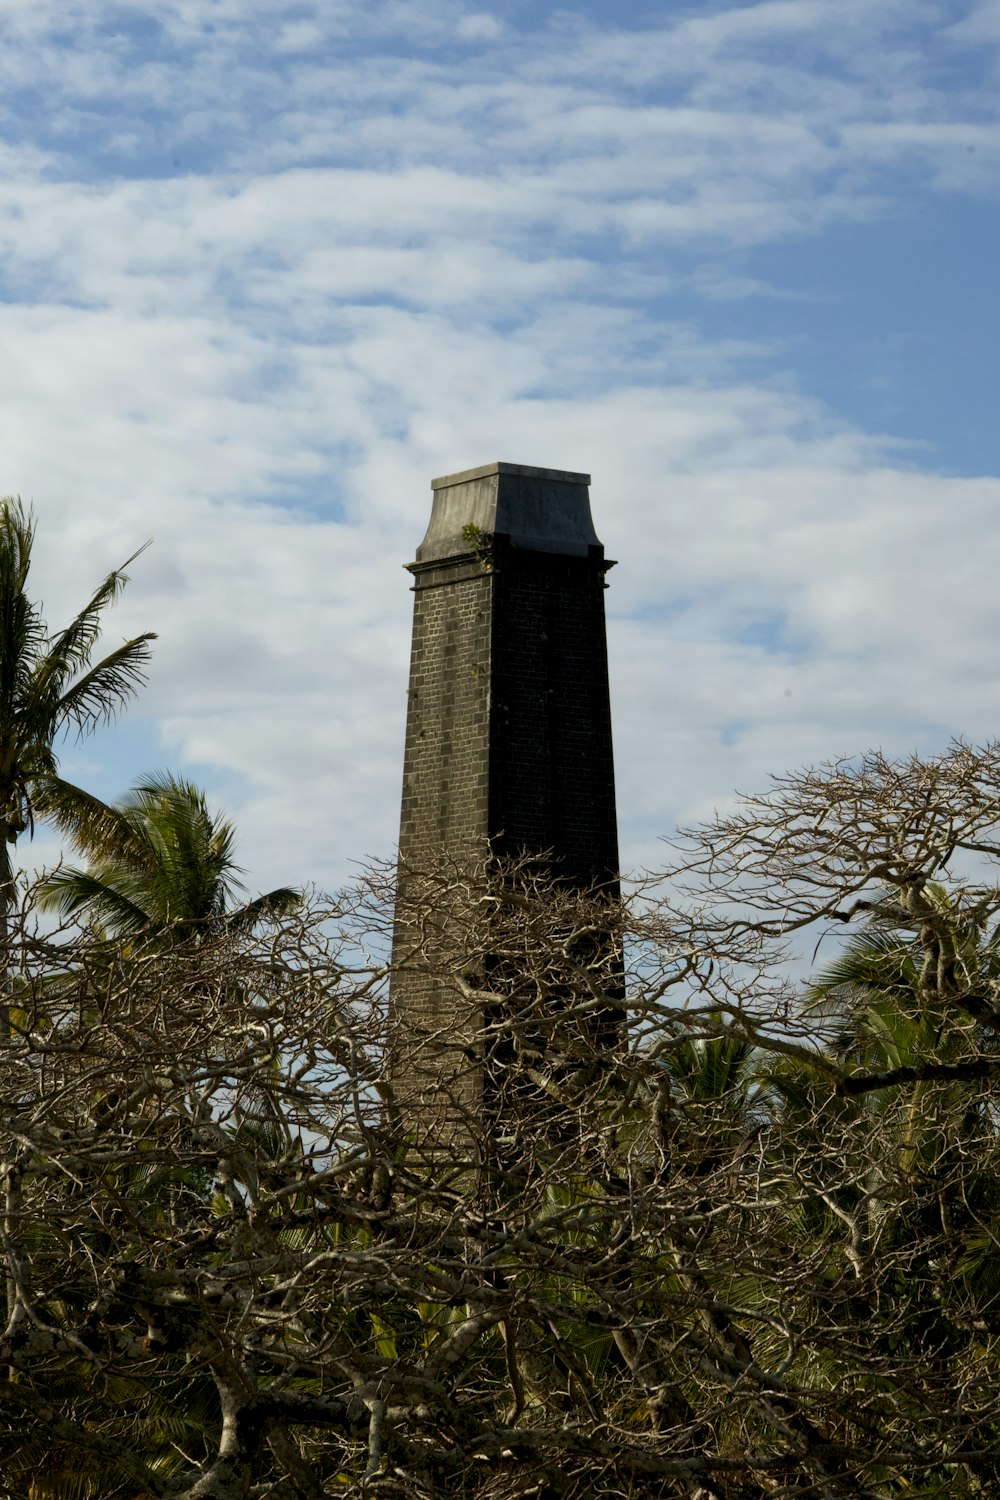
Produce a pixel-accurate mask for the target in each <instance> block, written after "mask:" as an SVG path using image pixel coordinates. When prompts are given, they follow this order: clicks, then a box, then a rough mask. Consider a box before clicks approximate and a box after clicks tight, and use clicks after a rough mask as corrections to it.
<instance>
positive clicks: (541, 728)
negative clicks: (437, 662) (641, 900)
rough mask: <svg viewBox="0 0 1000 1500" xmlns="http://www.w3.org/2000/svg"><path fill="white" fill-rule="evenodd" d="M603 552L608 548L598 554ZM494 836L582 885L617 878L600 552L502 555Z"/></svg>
mask: <svg viewBox="0 0 1000 1500" xmlns="http://www.w3.org/2000/svg"><path fill="white" fill-rule="evenodd" d="M594 553H595V554H599V549H596V548H595V549H594ZM495 558H496V563H495V573H494V595H493V641H492V663H493V671H492V705H491V716H490V778H489V787H490V807H489V830H490V835H491V837H492V839H493V840H494V847H495V848H497V849H498V850H499V851H501V852H504V853H511V854H517V853H520V852H521V851H522V850H526V851H529V852H532V853H539V852H541V851H543V850H549V849H550V850H552V852H553V855H554V870H555V872H557V873H559V874H564V875H566V876H567V877H568V878H569V879H570V880H574V881H579V882H580V883H581V884H583V885H588V886H589V885H591V884H595V883H604V882H607V881H609V880H611V881H613V880H615V879H617V875H618V829H617V821H616V815H615V778H614V757H613V752H612V743H611V703H610V694H609V688H608V656H607V641H606V632H605V621H604V589H605V585H604V572H605V568H604V563H603V559H602V557H601V556H600V555H594V556H591V557H589V558H581V557H566V556H559V555H556V554H552V553H545V552H528V551H519V550H517V549H513V548H508V547H504V546H503V541H502V538H497V542H496V552H495Z"/></svg>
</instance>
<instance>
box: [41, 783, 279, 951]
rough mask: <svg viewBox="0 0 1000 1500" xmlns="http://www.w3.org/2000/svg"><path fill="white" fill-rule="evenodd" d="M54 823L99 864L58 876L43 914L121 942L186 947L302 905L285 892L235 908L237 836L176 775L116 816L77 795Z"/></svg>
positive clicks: (145, 786)
mask: <svg viewBox="0 0 1000 1500" xmlns="http://www.w3.org/2000/svg"><path fill="white" fill-rule="evenodd" d="M55 821H56V822H57V824H58V826H59V827H60V828H61V830H62V831H63V833H64V834H66V835H67V836H68V838H69V839H70V841H71V843H72V844H73V845H74V846H75V847H76V849H77V850H78V851H79V852H80V853H82V854H86V855H89V856H90V864H89V865H88V867H87V868H86V869H78V868H73V867H69V868H65V869H60V870H57V871H56V872H55V873H54V874H53V875H51V876H50V877H49V879H48V880H47V881H46V882H45V884H44V886H43V887H42V889H41V894H40V904H41V905H42V906H43V907H44V908H48V909H49V910H52V909H58V910H59V911H61V912H62V913H63V915H64V916H73V915H75V914H79V913H86V914H87V915H88V916H90V917H91V918H92V919H93V920H95V921H96V922H97V923H98V924H99V925H100V926H102V927H103V928H104V929H105V930H106V931H107V933H108V934H109V936H112V937H132V936H140V935H141V936H144V937H160V938H162V937H168V936H169V938H170V939H171V940H173V941H184V940H188V939H191V938H194V937H197V935H198V934H199V933H200V932H203V931H205V930H206V929H207V928H215V929H217V928H218V926H219V925H225V926H227V927H230V928H233V927H252V926H253V925H254V924H255V923H256V922H258V921H260V920H261V918H263V917H265V916H269V915H271V916H281V915H282V914H283V913H285V912H288V911H291V910H292V909H293V908H294V907H295V906H297V905H298V903H299V901H300V899H301V893H300V892H299V891H297V890H293V889H292V888H291V887H289V886H279V887H278V888H277V889H276V890H273V891H269V892H268V893H267V895H264V896H258V897H257V898H256V900H254V901H249V902H246V903H245V904H243V905H237V906H234V905H233V902H234V899H236V898H237V897H238V895H239V893H241V892H242V891H243V889H244V887H243V885H242V883H241V881H240V880H239V875H240V874H241V873H242V872H241V871H240V868H239V866H238V865H237V864H236V863H235V860H234V858H233V853H234V847H235V841H236V833H235V829H234V828H233V825H232V823H230V822H229V821H228V820H227V819H225V818H223V817H222V816H221V815H219V814H217V813H216V814H213V813H211V812H210V811H209V809H208V806H207V804H206V802H205V795H204V793H203V792H202V791H201V790H200V789H199V788H198V787H196V786H194V785H193V783H191V782H190V781H185V780H184V779H183V778H181V777H178V776H174V775H173V774H171V773H170V772H165V773H162V774H160V775H151V776H148V777H146V778H145V780H143V781H141V782H140V783H139V784H138V785H137V786H135V787H134V788H133V790H132V791H131V793H130V794H129V796H128V797H126V798H125V799H124V801H122V802H120V803H119V804H118V805H117V806H116V807H111V808H109V807H106V806H105V805H104V803H102V802H99V801H98V800H97V799H96V798H93V797H88V796H87V795H86V794H85V793H83V792H80V791H78V790H75V791H74V795H73V797H72V798H67V799H66V801H65V802H64V803H63V804H62V805H61V807H60V809H59V811H58V814H57V815H56V819H55Z"/></svg>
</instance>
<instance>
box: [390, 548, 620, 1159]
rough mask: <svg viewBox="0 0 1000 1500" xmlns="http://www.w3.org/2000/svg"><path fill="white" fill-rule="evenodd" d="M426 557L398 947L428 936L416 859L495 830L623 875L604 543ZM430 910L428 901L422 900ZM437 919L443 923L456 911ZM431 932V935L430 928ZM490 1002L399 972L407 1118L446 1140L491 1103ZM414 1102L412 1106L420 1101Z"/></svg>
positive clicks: (419, 569) (562, 869)
mask: <svg viewBox="0 0 1000 1500" xmlns="http://www.w3.org/2000/svg"><path fill="white" fill-rule="evenodd" d="M489 540H490V548H489V553H488V555H487V556H486V557H485V558H480V557H476V556H471V555H469V556H465V557H462V558H453V559H445V560H442V561H439V562H436V563H432V564H415V565H413V567H412V572H413V574H414V580H415V590H414V616H413V643H412V652H411V666H410V685H409V705H408V713H407V729H406V748H405V755H404V769H403V798H402V814H401V823H400V881H399V885H400V891H399V907H398V910H397V921H396V933H395V943H394V959H395V962H396V964H397V965H399V964H401V963H405V961H406V958H407V955H409V954H415V953H416V952H417V951H418V950H419V947H420V945H421V943H425V942H426V941H427V929H426V927H424V926H422V925H421V923H422V921H424V918H422V917H421V916H420V914H419V913H417V911H416V906H417V904H418V903H417V902H416V901H415V899H414V898H415V896H416V891H417V887H418V884H419V873H420V872H421V871H426V870H427V869H428V868H432V867H434V866H435V864H436V863H437V862H438V861H439V860H441V859H442V858H443V859H446V860H448V861H450V862H453V863H454V864H455V866H456V867H458V868H461V867H462V865H463V864H464V863H466V862H468V863H472V862H475V861H476V860H478V859H481V858H482V857H483V855H484V854H485V853H486V850H487V845H488V842H489V843H491V844H492V847H493V848H494V849H495V850H497V851H498V852H500V853H510V854H518V853H521V852H524V851H529V852H532V853H540V852H542V851H546V850H548V851H551V852H552V854H553V856H554V866H553V868H554V871H555V872H557V873H559V874H561V875H564V876H565V877H567V878H568V879H570V880H571V881H574V882H576V881H579V882H580V883H581V884H584V885H586V886H590V885H592V884H594V883H602V884H603V883H610V884H612V885H613V884H614V882H615V881H616V880H617V874H618V843H617V827H616V820H615V795H614V767H613V757H612V744H611V710H610V699H609V691H608V669H607V647H606V636H605V622H604V574H605V564H604V561H603V552H602V549H601V548H599V547H595V548H592V549H591V555H590V556H588V557H577V556H566V555H561V554H555V553H547V552H535V551H530V550H527V549H519V548H513V547H511V546H510V545H509V541H508V539H507V538H505V537H504V536H496V537H493V538H490V539H489ZM425 916H426V914H425ZM435 918H436V919H437V920H440V921H441V922H442V923H443V924H445V936H446V926H447V913H446V912H444V911H438V912H437V913H436V914H435ZM432 940H433V939H432ZM481 1024H482V1015H481V1012H478V1011H474V1010H472V1009H470V1007H469V1004H468V1002H467V1001H466V1000H465V999H464V998H463V997H462V996H461V994H460V993H459V992H458V990H457V989H450V988H449V987H448V986H446V985H444V984H442V983H440V982H438V983H431V982H430V981H428V980H427V979H426V978H424V977H423V976H422V975H421V974H420V973H419V964H418V965H416V966H415V967H414V969H413V970H411V971H410V972H406V971H405V970H404V971H403V972H397V974H396V976H395V978H394V981H393V989H392V999H391V1033H392V1049H393V1050H392V1056H391V1058H390V1069H391V1073H392V1076H393V1079H394V1083H395V1085H396V1090H397V1094H398V1096H399V1098H400V1100H401V1102H402V1104H403V1107H404V1113H405V1115H406V1117H407V1119H408V1124H409V1127H411V1128H412V1127H413V1126H416V1128H417V1129H418V1130H419V1131H420V1133H421V1134H423V1133H424V1132H426V1133H427V1135H428V1136H429V1137H431V1138H434V1137H437V1138H440V1134H441V1131H442V1128H444V1129H445V1130H446V1131H447V1130H450V1129H451V1128H453V1125H452V1124H447V1123H446V1124H445V1125H444V1126H442V1123H441V1122H442V1121H445V1122H454V1120H455V1118H456V1114H460V1113H461V1112H462V1111H463V1110H469V1111H478V1110H479V1109H480V1108H481V1105H482V1102H483V1077H484V1074H483V1069H482V1067H481V1066H476V1065H475V1064H474V1062H473V1064H472V1065H470V1056H472V1057H473V1058H474V1057H475V1056H478V1051H477V1048H476V1041H475V1038H476V1036H477V1034H478V1032H479V1030H480V1027H481ZM414 1105H419V1108H417V1109H414V1108H413V1107H412V1106H414Z"/></svg>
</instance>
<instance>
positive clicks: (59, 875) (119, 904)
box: [37, 865, 150, 936]
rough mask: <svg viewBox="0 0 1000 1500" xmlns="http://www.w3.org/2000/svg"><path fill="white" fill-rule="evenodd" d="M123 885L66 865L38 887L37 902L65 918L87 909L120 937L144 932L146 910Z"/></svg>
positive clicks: (146, 920) (146, 922) (147, 919)
mask: <svg viewBox="0 0 1000 1500" xmlns="http://www.w3.org/2000/svg"><path fill="white" fill-rule="evenodd" d="M123 884H124V882H118V883H117V884H115V885H112V884H111V883H109V882H108V881H106V880H102V879H101V877H100V876H99V875H98V874H95V873H94V872H93V871H92V870H78V869H74V867H73V866H72V865H67V866H64V867H63V868H62V869H61V870H56V871H54V872H53V874H51V875H50V876H48V878H47V879H46V880H45V881H44V882H43V883H42V884H41V885H40V886H39V888H38V896H37V900H38V905H39V907H40V908H41V910H42V911H58V912H59V913H60V914H61V915H62V916H64V917H72V916H75V915H76V914H77V913H78V912H82V911H86V912H89V913H90V915H91V916H92V917H93V918H94V919H95V920H96V921H97V922H99V923H100V924H101V925H102V926H106V927H107V928H108V930H109V931H112V932H115V933H117V934H118V935H119V936H124V935H125V934H133V933H139V932H143V931H145V929H146V928H147V927H148V926H149V922H150V919H149V913H148V912H147V911H146V910H145V908H144V906H143V904H142V902H141V901H140V900H137V899H136V898H135V896H130V895H129V894H128V893H127V892H126V891H125V890H123V889H122V886H123Z"/></svg>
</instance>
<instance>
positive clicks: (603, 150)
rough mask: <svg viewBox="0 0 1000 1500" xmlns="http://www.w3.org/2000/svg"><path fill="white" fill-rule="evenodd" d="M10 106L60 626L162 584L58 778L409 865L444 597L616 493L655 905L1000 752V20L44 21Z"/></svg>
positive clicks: (79, 5) (171, 16) (8, 41)
mask: <svg viewBox="0 0 1000 1500" xmlns="http://www.w3.org/2000/svg"><path fill="white" fill-rule="evenodd" d="M0 70H2V88H0V101H2V102H0V116H2V127H3V128H2V146H0V294H2V301H0V349H2V358H0V391H2V398H0V467H2V476H0V490H2V491H4V492H19V493H20V494H21V495H23V496H24V497H25V498H30V499H31V500H33V502H34V504H35V506H36V509H37V513H38V519H39V527H38V543H37V552H36V563H35V575H34V586H35V592H36V595H37V596H38V597H40V598H41V599H43V600H44V604H45V610H46V615H47V617H48V619H49V622H50V624H51V625H52V626H55V625H58V624H59V623H61V622H62V621H63V619H64V618H65V617H66V616H68V615H69V614H71V613H72V612H74V611H75V609H76V608H78V607H79V605H80V603H82V601H83V599H84V598H85V596H86V594H87V593H88V592H89V590H90V588H91V586H92V585H93V584H94V583H95V582H96V581H97V579H98V578H99V577H101V576H102V575H103V574H104V573H105V572H106V571H108V569H109V568H110V567H112V566H113V565H115V564H116V563H118V562H120V561H121V560H122V559H123V558H124V557H125V556H127V555H128V554H129V553H130V552H132V551H133V550H134V549H135V548H136V547H137V546H138V545H140V544H141V543H142V542H144V541H146V540H147V538H153V539H154V545H153V546H152V547H151V548H150V549H149V550H148V551H147V552H145V553H144V554H143V556H142V557H141V558H140V559H139V560H138V561H137V563H136V564H135V566H134V568H133V570H132V582H131V584H130V586H129V589H128V591H127V595H126V598H125V600H124V602H123V604H122V605H120V606H119V608H118V609H117V610H116V612H115V614H114V616H113V617H112V618H111V621H110V627H109V635H108V642H109V644H113V643H114V642H115V641H117V640H119V639H121V637H122V636H123V635H130V634H132V633H135V632H137V631H139V630H142V629H155V630H157V631H158V632H159V635H160V639H159V642H158V646H157V650H156V657H155V663H154V666H153V670H152V672H151V675H150V681H149V685H148V687H147V689H146V690H145V691H144V693H143V694H142V697H141V699H140V700H138V702H137V703H136V705H135V707H134V708H133V709H132V710H131V711H130V713H129V714H128V716H127V717H126V718H125V719H124V720H122V721H121V723H120V724H119V725H118V726H117V727H116V728H115V729H114V730H113V731H111V732H107V733H103V734H102V735H100V736H99V737H98V738H96V739H94V740H91V741H89V742H86V743H85V744H83V745H76V744H70V745H68V746H67V747H66V749H65V752H64V759H63V771H64V774H66V775H68V776H70V777H72V778H74V779H77V780H79V781H81V782H82V783H83V784H85V785H87V786H89V787H91V788H92V789H94V790H96V791H98V792H100V793H101V794H102V795H105V796H108V797H112V796H116V795H119V794H121V793H122V792H124V791H125V790H126V789H127V787H128V786H129V784H130V782H131V781H132V780H133V779H134V778H135V777H137V776H138V775H140V774H141V773H142V772H143V771H145V770H147V769H152V768H163V767H167V766H169V767H173V768H176V769H177V770H180V771H183V772H185V773H186V774H188V775H190V776H192V777H193V778H195V779H196V780H198V781H199V782H200V783H201V784H203V785H204V786H205V787H206V788H207V790H208V791H209V793H210V795H211V797H212V799H213V800H214V801H215V802H216V803H219V804H221V805H223V806H224V807H225V808H226V809H227V810H228V811H229V812H230V813H231V814H232V815H233V816H234V818H235V819H236V821H237V823H238V826H239V828H240V831H241V845H240V847H241V855H242V861H243V863H244V865H245V866H246V867H247V870H248V881H249V883H250V884H251V885H252V886H253V887H254V888H257V889H259V888H261V887H262V886H266V885H270V884H274V883H277V882H278V881H294V882H301V881H304V880H315V881H317V882H319V883H320V884H325V885H332V884H334V883H337V882H339V881H340V880H342V879H343V878H344V877H345V876H346V875H347V874H349V872H350V869H351V861H352V860H357V859H360V858H362V857H364V856H365V855H366V854H385V853H388V852H390V851H391V848H392V845H393V842H394V839H395V835H396V829H397V819H398V799H399V786H400V774H401V751H402V736H403V713H404V699H405V688H406V670H407V656H408V650H409V626H410V610H411V603H412V601H411V596H410V594H409V591H408V584H409V579H408V577H407V575H406V574H405V573H404V572H403V571H402V564H403V563H405V562H406V561H408V560H409V559H410V558H411V557H412V555H413V552H414V549H415V547H416V545H417V543H418V542H419V540H420V538H421V536H422V534H423V531H424V527H425V523H426V518H427V515H428V513H429V507H430V488H429V484H430V480H431V478H432V477H433V476H435V475H439V474H444V473H449V472H452V471H455V470H458V469H462V468H466V467H469V466H471V465H474V464H479V463H484V462H488V461H491V460H493V459H498V458H500V459H505V460H508V461H511V462H515V463H528V464H539V465H543V466H548V467H553V468H567V469H575V470H581V469H582V470H587V471H589V472H590V473H591V474H592V475H593V487H592V501H593V509H594V515H595V520H596V524H597V528H598V531H599V534H600V535H601V537H602V539H603V540H604V542H605V544H606V547H607V549H608V552H609V554H610V555H611V556H612V557H615V558H617V559H619V566H618V567H617V568H616V569H615V571H614V573H613V574H612V575H611V584H612V587H611V590H610V592H609V593H608V595H607V599H608V605H609V610H610V621H609V634H610V649H611V660H612V673H613V695H614V707H615V716H616V753H617V760H618V775H619V803H620V814H621V827H622V842H623V858H624V861H625V864H626V866H628V867H634V866H636V865H639V864H644V863H645V864H649V863H652V864H655V863H656V862H657V860H658V859H659V857H660V853H659V850H660V846H659V845H658V843H657V838H658V835H660V834H663V833H668V832H670V831H671V829H672V828H673V826H674V825H675V823H676V822H677V821H678V819H680V820H689V819H692V818H697V817H699V816H702V815H705V814H706V813H708V812H709V811H710V810H711V808H712V807H713V806H715V805H720V806H721V805H725V804H727V803H728V802H729V801H730V800H731V798H732V795H733V791H734V788H737V787H739V788H744V789H753V788H756V787H759V786H760V785H761V784H762V783H763V781H764V780H765V778H766V775H767V773H768V772H769V771H771V770H783V769H787V768H790V767H793V766H798V765H802V764H805V763H812V762H815V761H817V760H821V759H824V758H829V757H833V756H839V755H851V754H854V753H857V752H859V751H861V750H863V749H865V748H867V747H871V746H882V747H884V748H885V749H886V750H888V751H890V752H893V753H901V752H906V751H909V750H912V749H914V748H920V749H924V750H933V749H937V748H940V747H942V746H943V745H944V744H945V743H946V741H947V740H948V738H949V736H951V735H953V734H964V735H965V736H967V737H969V738H972V739H982V738H985V737H989V736H993V735H996V734H998V733H1000V682H998V676H1000V668H998V662H997V658H998V654H1000V589H998V585H997V580H998V577H1000V477H998V476H1000V428H998V422H997V388H998V381H997V373H998V369H997V367H998V358H1000V356H998V352H997V350H998V342H1000V341H998V316H997V315H998V293H997V283H998V274H997V265H998V260H1000V254H998V252H1000V233H998V231H1000V125H998V119H997V113H998V111H997V100H998V97H1000V95H998V82H1000V79H998V74H1000V0H878V3H877V4H875V3H873V0H763V3H756V0H755V3H742V4H740V3H738V4H725V3H714V0H701V3H690V4H684V3H673V4H670V5H667V4H653V3H646V0H615V3H614V4H612V3H611V0H585V3H579V4H575V5H569V6H555V5H552V4H550V3H548V0H496V3H494V4H492V5H490V6H485V5H477V4H476V3H474V0H469V3H466V0H323V3H322V4H320V5H315V4H312V3H311V0H303V3H295V0H157V4H156V5H155V6H153V5H147V4H138V5H131V6H127V5H118V4H116V3H114V0H0ZM36 844H37V847H36V850H35V856H36V857H41V856H42V855H46V856H48V855H49V854H51V853H52V852H53V847H54V846H52V844H51V841H50V840H48V839H46V838H45V837H44V836H43V837H42V838H40V839H39V840H37V841H36Z"/></svg>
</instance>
